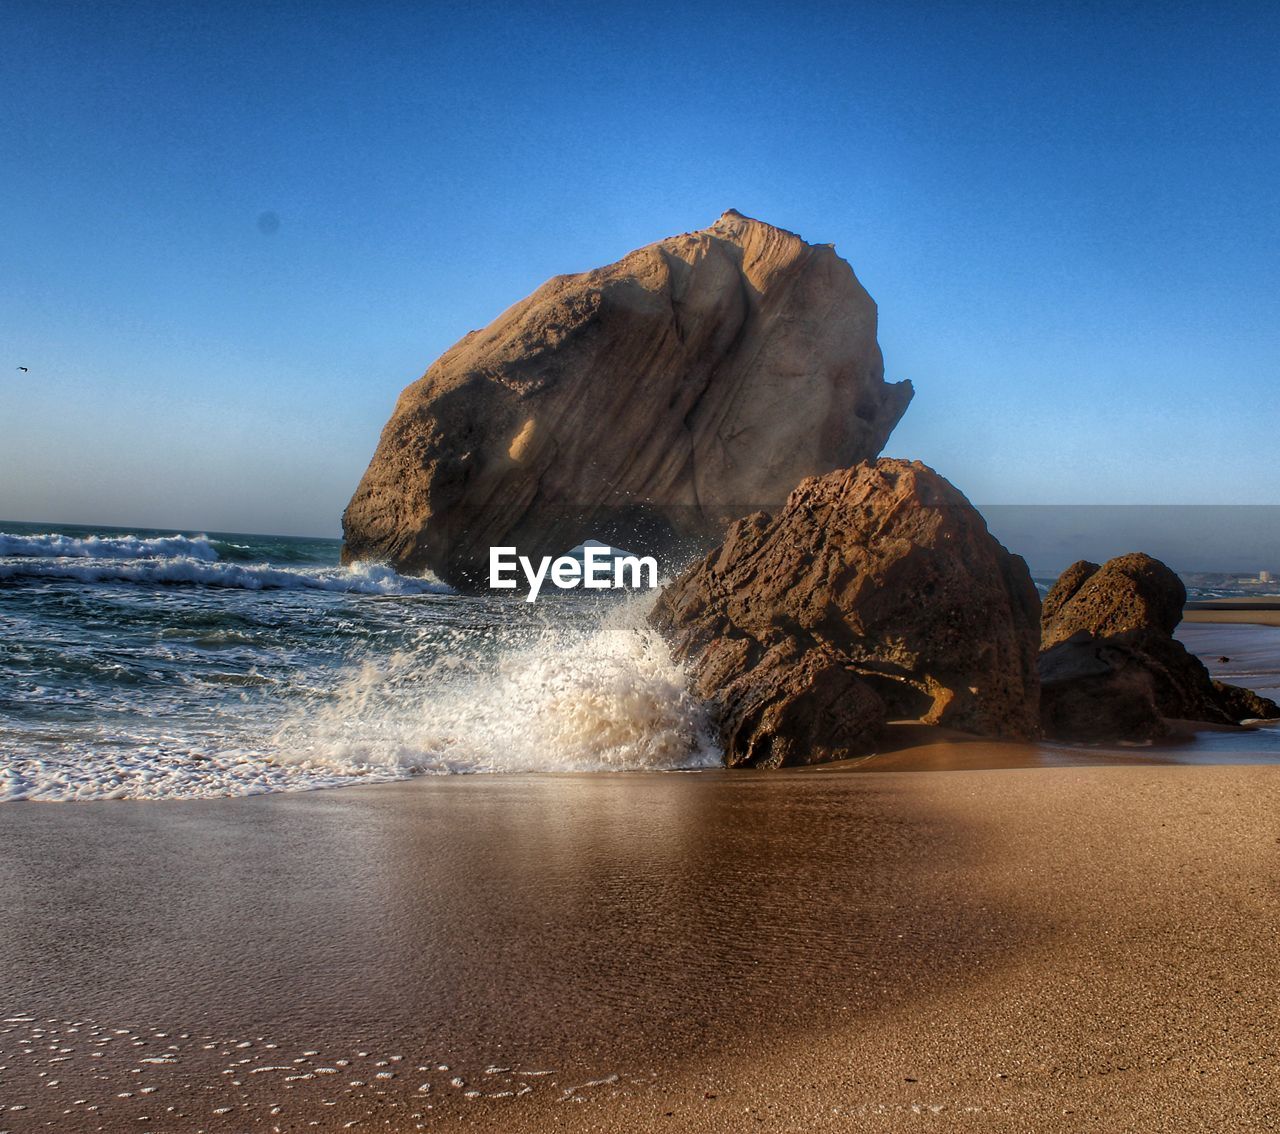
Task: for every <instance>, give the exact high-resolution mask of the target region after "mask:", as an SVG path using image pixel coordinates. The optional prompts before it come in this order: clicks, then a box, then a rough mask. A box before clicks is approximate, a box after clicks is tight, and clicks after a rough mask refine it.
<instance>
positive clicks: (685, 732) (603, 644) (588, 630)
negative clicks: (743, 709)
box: [274, 596, 719, 773]
mask: <svg viewBox="0 0 1280 1134" xmlns="http://www.w3.org/2000/svg"><path fill="white" fill-rule="evenodd" d="M652 601H653V599H652V596H633V597H630V598H627V599H624V600H620V601H614V602H601V603H599V604H598V605H597V604H592V607H593V609H592V610H591V611H590V613H589V614H588V615H587V616H586V617H585V618H584V617H583V616H582V614H581V611H580V610H578V611H574V610H573V608H572V607H571V605H570V604H567V603H566V604H564V605H563V606H562V608H561V610H560V611H558V612H556V613H558V614H559V615H560V617H559V618H556V617H554V616H553V617H551V618H546V617H544V618H541V619H539V620H537V621H536V622H532V623H525V624H522V625H521V624H517V625H514V626H512V627H510V628H509V630H506V631H502V630H498V631H496V632H495V633H491V634H490V635H488V642H487V643H484V644H482V642H481V641H477V640H476V639H475V637H474V635H468V634H466V633H461V634H456V635H455V639H454V641H453V642H452V644H451V648H450V649H449V650H446V651H443V652H442V651H440V650H439V649H437V650H435V651H434V652H433V655H432V656H430V657H420V656H416V655H415V654H413V653H412V652H408V651H403V650H402V651H398V652H396V653H394V654H392V655H390V656H387V657H385V658H381V659H378V660H368V661H365V662H363V663H362V664H359V665H357V666H354V667H353V668H352V669H351V670H350V672H349V673H348V674H347V675H346V677H345V679H344V680H343V682H342V683H341V684H340V685H339V686H338V688H337V689H336V690H335V691H334V693H333V694H332V695H331V696H329V697H327V698H324V699H322V700H320V701H318V702H317V703H315V704H312V705H310V706H308V708H307V710H306V711H305V712H304V713H301V714H300V715H299V716H298V717H297V718H296V719H295V720H292V721H290V722H289V723H288V724H287V725H286V726H285V727H284V728H283V729H281V730H280V732H279V733H278V734H277V735H276V738H275V743H276V746H277V749H278V751H277V754H276V755H275V757H274V759H275V760H276V761H277V762H299V763H304V764H309V765H313V766H319V767H328V768H331V769H334V770H342V771H346V772H350V773H358V772H362V771H371V770H392V769H394V770H399V771H401V772H418V773H422V772H427V773H467V772H594V771H635V770H641V769H676V768H697V767H706V766H710V765H714V764H716V763H718V762H719V752H718V751H717V749H716V747H715V744H714V741H713V739H712V733H711V730H710V728H709V725H708V721H707V717H706V711H705V708H704V707H703V706H702V704H701V703H700V702H699V701H698V700H697V699H696V698H695V697H694V696H693V695H692V694H691V693H690V691H689V689H688V686H687V682H686V678H685V675H684V672H683V671H682V669H681V668H680V666H679V665H678V664H677V663H676V662H674V661H673V660H672V658H671V654H670V652H669V650H668V649H667V646H666V644H665V643H664V642H663V641H662V639H661V638H660V637H659V636H658V634H657V633H655V632H654V630H653V629H652V628H651V627H649V626H648V624H647V622H646V619H645V616H646V614H647V612H648V610H649V608H650V607H651V605H652ZM571 611H572V612H573V614H576V615H577V617H574V616H572V614H571Z"/></svg>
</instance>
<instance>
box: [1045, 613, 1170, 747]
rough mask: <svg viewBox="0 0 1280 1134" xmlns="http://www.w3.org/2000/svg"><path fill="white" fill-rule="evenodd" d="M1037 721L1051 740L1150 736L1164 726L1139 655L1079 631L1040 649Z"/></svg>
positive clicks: (1085, 741)
mask: <svg viewBox="0 0 1280 1134" xmlns="http://www.w3.org/2000/svg"><path fill="white" fill-rule="evenodd" d="M1039 670H1040V722H1041V727H1042V728H1043V730H1044V734H1045V736H1048V737H1051V738H1053V739H1054V740H1067V741H1073V742H1076V743H1083V744H1092V743H1097V742H1101V741H1117V740H1127V741H1139V740H1153V739H1155V738H1157V737H1162V736H1165V735H1167V734H1168V732H1169V726H1168V725H1167V724H1166V722H1165V720H1164V718H1163V717H1162V716H1161V715H1160V710H1159V709H1158V708H1157V707H1156V690H1155V679H1154V678H1153V676H1152V674H1151V671H1150V670H1149V669H1148V668H1147V667H1146V666H1145V665H1144V664H1143V663H1142V660H1141V658H1139V657H1138V656H1136V655H1135V654H1134V653H1133V652H1132V651H1130V650H1127V649H1126V648H1125V647H1124V646H1122V645H1117V644H1115V643H1114V642H1108V641H1106V640H1100V639H1098V638H1094V637H1093V636H1092V635H1090V634H1088V633H1086V632H1085V631H1083V630H1082V631H1080V632H1079V633H1077V634H1073V635H1072V636H1071V637H1070V638H1068V639H1066V641H1063V642H1058V643H1056V644H1055V645H1053V646H1051V647H1050V648H1049V649H1048V650H1046V651H1045V652H1044V653H1043V654H1041V655H1040V663H1039Z"/></svg>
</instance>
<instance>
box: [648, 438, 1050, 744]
mask: <svg viewBox="0 0 1280 1134" xmlns="http://www.w3.org/2000/svg"><path fill="white" fill-rule="evenodd" d="M1039 613H1040V611H1039V600H1038V598H1037V596H1036V591H1035V587H1034V585H1033V584H1032V582H1031V577H1030V574H1029V573H1028V571H1027V568H1026V564H1024V563H1023V562H1022V560H1021V559H1020V558H1018V557H1017V556H1014V555H1011V554H1009V552H1007V551H1006V550H1005V549H1004V548H1003V547H1001V546H1000V544H999V543H998V542H997V541H996V540H995V538H994V537H993V536H992V535H991V534H990V533H989V532H988V531H987V527H986V524H985V523H984V522H983V520H982V517H981V516H980V515H979V514H978V512H977V511H976V510H975V509H974V508H973V506H972V505H970V504H969V502H968V501H967V500H966V499H965V498H964V496H962V495H961V494H960V493H959V492H958V491H957V490H956V489H955V488H953V487H952V486H951V485H950V484H949V483H948V482H947V481H945V480H944V479H943V478H942V477H940V476H938V474H937V473H935V472H933V470H931V469H929V468H926V467H925V466H924V465H922V464H920V463H918V462H912V463H908V462H905V461H897V460H888V459H882V460H879V461H875V462H871V463H868V464H863V465H860V466H858V467H857V468H853V469H844V470H840V471H837V472H833V473H829V474H827V475H826V476H822V477H814V478H810V479H807V480H805V481H802V482H801V483H800V485H799V486H798V487H797V488H796V489H795V491H794V492H792V493H791V496H790V497H789V498H788V500H787V502H786V505H785V507H784V508H783V509H782V510H781V512H780V513H779V514H778V515H777V516H776V517H775V518H770V517H769V516H767V515H765V514H764V513H757V514H755V515H752V516H749V517H747V518H745V519H743V520H740V521H739V522H737V523H736V524H734V525H732V526H731V527H730V529H729V531H728V533H727V534H726V537H725V541H724V543H723V545H722V546H721V547H720V548H718V549H716V550H715V551H713V552H711V553H710V554H709V555H708V556H707V557H706V558H705V559H703V560H702V561H701V562H700V563H698V564H696V565H694V566H693V567H691V568H690V569H689V570H687V571H686V572H685V573H684V574H683V575H682V576H681V577H680V578H679V579H677V580H676V581H675V582H674V583H672V584H671V585H670V586H669V587H668V588H667V589H666V590H665V591H664V592H663V594H662V595H661V596H660V598H659V600H658V603H657V605H656V606H655V608H654V612H653V614H652V616H651V617H652V620H653V622H654V624H655V625H656V626H657V627H658V628H659V629H660V630H661V631H662V632H663V633H664V635H665V636H666V637H667V639H668V641H670V642H671V644H672V648H673V650H674V652H675V654H676V656H677V657H678V658H681V659H683V660H686V661H687V662H688V664H689V665H690V668H691V672H692V674H693V680H694V686H695V689H696V691H697V692H698V693H699V694H700V695H702V696H703V697H705V698H707V699H708V700H709V701H710V702H711V704H712V707H713V709H714V710H715V712H716V715H717V718H718V720H719V721H720V725H721V731H722V735H723V736H724V738H725V745H726V752H727V753H728V756H727V758H728V760H729V761H730V762H731V763H733V762H748V763H763V764H768V765H770V766H772V765H775V764H777V763H798V762H809V761H811V760H814V759H823V758H827V757H828V756H833V755H852V754H855V753H856V752H858V751H863V752H865V751H869V750H870V749H871V746H872V745H873V743H874V738H875V735H876V730H877V728H878V727H879V724H880V722H881V721H883V720H884V719H885V717H893V718H909V719H916V720H922V721H926V722H928V723H933V724H944V725H949V726H952V727H955V728H960V729H965V730H968V731H971V732H976V733H980V734H983V735H989V736H1005V737H1016V738H1028V737H1031V736H1034V735H1035V734H1036V732H1037V728H1038V708H1037V692H1038V685H1037V678H1036V670H1035V661H1036V648H1037V642H1038V638H1039ZM804 698H808V699H807V700H805V699H804ZM762 754H763V755H762Z"/></svg>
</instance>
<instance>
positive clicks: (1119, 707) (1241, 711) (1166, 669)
mask: <svg viewBox="0 0 1280 1134" xmlns="http://www.w3.org/2000/svg"><path fill="white" fill-rule="evenodd" d="M1185 602H1186V588H1185V587H1184V586H1183V584H1182V580H1181V579H1179V578H1178V576H1177V575H1175V574H1174V573H1173V571H1171V570H1170V569H1169V568H1168V567H1166V566H1165V565H1164V564H1163V563H1161V562H1160V561H1159V560H1158V559H1153V558H1151V556H1149V555H1143V554H1141V553H1133V554H1130V555H1122V556H1119V557H1118V558H1116V559H1112V560H1109V561H1108V562H1107V563H1105V564H1104V565H1103V566H1101V567H1099V566H1098V565H1097V564H1095V563H1088V562H1086V561H1084V560H1081V561H1080V562H1079V563H1075V564H1072V566H1070V567H1069V568H1067V570H1066V571H1064V572H1063V574H1062V576H1061V577H1060V578H1059V579H1058V581H1057V583H1055V584H1054V586H1053V588H1052V589H1051V590H1050V592H1049V594H1048V596H1047V597H1046V599H1045V602H1044V612H1043V626H1042V635H1043V638H1042V641H1043V646H1044V651H1043V652H1042V653H1041V655H1040V661H1039V671H1040V689H1041V693H1040V709H1041V725H1042V728H1043V730H1044V734H1045V735H1046V736H1049V737H1052V738H1055V739H1058V740H1072V741H1106V740H1144V739H1154V738H1158V737H1161V736H1165V735H1167V733H1168V731H1169V729H1168V725H1167V723H1166V722H1167V721H1168V720H1170V719H1176V720H1188V721H1199V722H1203V723H1206V724H1220V725H1225V724H1235V723H1237V722H1238V721H1240V720H1243V719H1246V718H1247V717H1249V716H1257V715H1265V713H1264V714H1258V713H1255V712H1254V711H1253V710H1254V709H1256V708H1260V707H1262V708H1265V706H1264V705H1263V704H1262V703H1263V702H1266V704H1267V705H1272V706H1273V707H1274V703H1272V702H1267V701H1266V699H1265V698H1258V697H1257V695H1256V694H1252V693H1249V692H1248V691H1247V690H1242V689H1236V688H1235V687H1234V686H1227V685H1222V684H1221V683H1219V682H1214V681H1213V680H1212V679H1211V678H1210V676H1209V671H1208V670H1207V669H1206V668H1205V666H1204V663H1203V662H1201V661H1200V659H1199V658H1197V657H1196V656H1195V655H1194V654H1191V653H1190V652H1188V650H1187V649H1186V647H1185V646H1183V645H1182V643H1181V642H1179V641H1178V640H1177V639H1175V638H1174V637H1173V632H1174V630H1175V629H1177V626H1178V623H1179V622H1180V621H1181V620H1182V608H1183V605H1184V604H1185Z"/></svg>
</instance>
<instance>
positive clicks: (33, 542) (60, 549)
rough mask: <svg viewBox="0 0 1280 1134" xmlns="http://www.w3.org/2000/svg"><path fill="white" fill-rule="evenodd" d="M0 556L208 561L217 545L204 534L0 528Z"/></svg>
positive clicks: (215, 558)
mask: <svg viewBox="0 0 1280 1134" xmlns="http://www.w3.org/2000/svg"><path fill="white" fill-rule="evenodd" d="M0 556H14V557H20V558H24V559H25V558H38V557H43V558H74V559H154V558H157V557H165V556H185V557H186V558H188V559H199V560H202V561H203V562H205V563H212V562H214V561H215V560H217V559H218V551H217V548H215V547H214V545H213V543H212V541H210V539H209V537H208V536H181V535H174V536H160V537H156V538H143V537H142V536H136V535H123V536H69V535H61V534H59V533H57V532H48V533H42V534H40V535H14V534H13V533H11V532H0Z"/></svg>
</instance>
